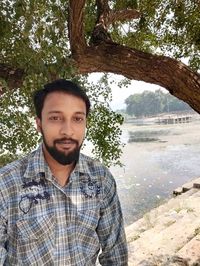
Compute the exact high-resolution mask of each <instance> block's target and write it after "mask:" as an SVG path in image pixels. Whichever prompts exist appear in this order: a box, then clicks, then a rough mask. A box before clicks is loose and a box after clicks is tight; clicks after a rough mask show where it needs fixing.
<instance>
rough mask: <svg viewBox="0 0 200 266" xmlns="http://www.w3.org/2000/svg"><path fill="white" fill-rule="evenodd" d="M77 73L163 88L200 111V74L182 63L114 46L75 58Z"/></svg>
mask: <svg viewBox="0 0 200 266" xmlns="http://www.w3.org/2000/svg"><path fill="white" fill-rule="evenodd" d="M74 59H75V61H76V62H77V67H78V69H79V72H80V73H82V74H84V73H91V72H111V73H115V74H120V75H123V76H125V77H127V78H129V79H133V80H142V81H145V82H148V83H153V84H157V85H160V86H162V87H164V88H166V89H167V90H168V91H169V92H170V93H171V94H172V95H174V96H176V97H178V98H179V99H181V100H183V101H185V102H187V103H188V104H189V105H190V106H191V107H192V108H193V109H194V110H196V111H197V112H200V75H199V74H198V73H194V72H192V70H190V68H188V67H187V66H186V65H184V64H183V63H181V62H179V61H177V60H175V59H171V58H169V57H166V56H157V55H152V54H148V53H144V52H141V51H138V50H136V49H131V48H129V47H125V46H122V45H118V44H115V43H102V44H100V45H98V46H92V47H88V48H87V49H86V50H85V53H84V54H80V55H78V56H76V57H74Z"/></svg>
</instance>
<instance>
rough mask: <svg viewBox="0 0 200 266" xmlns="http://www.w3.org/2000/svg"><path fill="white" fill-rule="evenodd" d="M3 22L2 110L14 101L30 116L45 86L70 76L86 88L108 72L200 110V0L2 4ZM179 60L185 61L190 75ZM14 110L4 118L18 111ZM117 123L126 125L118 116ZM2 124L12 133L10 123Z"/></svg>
mask: <svg viewBox="0 0 200 266" xmlns="http://www.w3.org/2000/svg"><path fill="white" fill-rule="evenodd" d="M0 19H1V21H0V22H1V23H0V25H1V26H0V33H1V35H0V36H1V43H0V49H1V60H0V78H1V81H2V82H1V83H2V84H1V86H0V94H1V95H2V98H4V100H3V101H4V104H3V105H4V107H5V106H8V104H7V105H6V104H5V102H6V100H5V98H6V97H7V101H9V100H10V99H9V97H11V96H12V97H13V100H14V101H15V104H16V103H17V108H19V107H20V106H19V104H20V105H21V101H22V102H23V107H22V110H24V109H23V108H25V106H26V107H27V106H28V109H29V113H30V114H33V113H32V112H33V111H32V107H31V105H30V94H31V92H32V91H33V90H35V89H36V88H38V87H40V86H41V84H42V83H43V82H45V81H48V80H52V79H55V78H56V77H68V78H72V77H73V78H76V79H79V80H80V79H81V80H82V81H83V82H84V83H85V82H86V77H81V78H80V76H78V75H79V74H84V75H85V74H88V73H92V72H106V73H115V74H121V75H123V76H124V77H126V78H128V79H134V80H143V81H145V82H149V83H154V84H158V85H160V86H162V87H164V88H166V89H167V90H168V91H169V92H170V93H171V94H172V95H174V96H176V97H178V98H180V99H182V100H183V101H185V102H187V103H188V104H189V105H190V106H191V107H192V108H193V109H194V110H196V111H197V112H199V111H200V93H199V88H200V75H199V73H198V72H196V71H197V70H198V68H199V61H200V59H199V47H200V38H199V36H200V15H199V1H198V0H184V1H183V0H176V1H174V0H173V1H172V0H166V1H161V0H152V1H148V0H132V1H129V0H114V1H113V0H110V1H108V0H96V1H95V0H88V1H86V0H57V1H55V0H54V1H52V0H40V1H39V0H33V1H26V0H2V1H1V3H0ZM181 58H187V59H188V62H189V65H190V68H189V67H188V66H186V65H185V64H184V63H182V62H181V61H179V60H177V59H181ZM104 80H105V79H104ZM86 87H89V85H88V84H86ZM105 87H106V88H107V86H105ZM95 93H96V94H98V93H97V91H95ZM5 95H6V96H5ZM22 98H23V100H22ZM96 99H97V97H96ZM10 101H11V100H10ZM13 103H14V102H13ZM13 103H12V104H13ZM106 106H107V105H106ZM104 107H105V104H104ZM9 108H10V109H12V108H13V107H12V108H11V107H9ZM9 108H8V107H7V111H4V115H7V118H8V117H9V113H11V112H12V110H14V109H12V110H9ZM106 108H107V110H108V109H109V108H108V106H107V107H106ZM99 109H100V110H101V111H102V110H104V108H101V107H100V108H99ZM16 110H17V109H16ZM22 110H21V111H20V116H21V118H20V116H19V115H17V114H16V112H15V113H12V115H13V116H14V117H15V118H16V120H17V122H20V123H22V121H23V123H22V124H23V126H24V123H25V122H24V121H26V127H27V129H28V131H29V134H30V131H31V130H30V128H31V122H32V121H29V120H28V118H27V114H25V113H23V112H22ZM1 111H2V109H1ZM18 111H19V110H18ZM13 112H14V111H13ZM108 114H109V115H110V114H111V116H112V117H114V114H113V113H112V112H111V113H109V112H107V113H106V115H108ZM104 115H105V114H104ZM109 115H108V116H109ZM102 117H103V116H102ZM113 119H114V118H113ZM19 120H20V121H19ZM91 120H92V119H91ZM5 121H6V122H5ZM115 121H116V122H117V121H118V123H119V124H120V123H121V120H120V119H119V117H115ZM0 123H1V125H3V127H8V128H9V127H12V125H9V123H10V122H9V121H7V120H6V119H5V118H4V121H0ZM103 123H104V121H103V118H102V120H101V124H103ZM105 124H106V125H108V123H107V122H106V123H105ZM21 128H22V126H21ZM110 130H111V129H110V128H107V131H106V132H107V133H109V132H110ZM111 131H112V130H111ZM32 132H33V131H31V133H32ZM113 132H115V130H114V131H113ZM104 133H105V132H104ZM18 134H19V135H20V137H18V139H17V140H16V141H18V142H19V143H20V142H21V143H23V142H24V140H23V138H22V135H21V134H20V128H18ZM109 134H110V133H109ZM7 135H8V134H7ZM91 135H92V136H93V137H95V136H96V135H95V136H94V134H93V133H91ZM115 136H116V135H115ZM3 137H4V136H3ZM7 137H8V136H7ZM98 137H99V136H98ZM116 137H117V136H116ZM29 139H30V137H29ZM111 139H112V138H111ZM33 142H34V143H36V141H35V140H34V141H33ZM3 143H4V145H5V143H6V140H5V141H4V142H3ZM34 143H32V144H31V143H29V144H27V145H28V146H29V147H31V146H32V145H33V144H34ZM12 144H13V143H12ZM27 145H26V146H27ZM8 146H9V145H8V143H7V145H6V147H7V148H8ZM11 146H12V145H11ZM21 146H24V145H21ZM4 148H5V147H4ZM10 148H11V147H10ZM104 148H105V147H104ZM107 152H108V149H107V151H106V150H105V149H104V151H103V150H101V153H104V154H108V153H107ZM108 157H109V156H108ZM108 157H107V159H108Z"/></svg>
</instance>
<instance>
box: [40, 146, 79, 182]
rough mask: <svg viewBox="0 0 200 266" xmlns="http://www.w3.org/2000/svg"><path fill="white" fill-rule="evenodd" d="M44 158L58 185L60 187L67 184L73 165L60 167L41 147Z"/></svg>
mask: <svg viewBox="0 0 200 266" xmlns="http://www.w3.org/2000/svg"><path fill="white" fill-rule="evenodd" d="M43 153H44V158H45V160H46V162H47V164H48V166H49V168H50V170H51V172H52V174H53V176H54V177H55V178H56V180H57V182H58V183H59V185H61V186H62V187H63V186H65V185H66V184H67V183H68V179H69V176H70V174H71V172H72V171H73V169H74V167H75V163H71V164H67V165H62V164H60V163H58V162H57V161H56V160H54V158H53V157H52V156H51V155H50V154H49V153H48V151H47V150H46V148H45V147H44V145H43Z"/></svg>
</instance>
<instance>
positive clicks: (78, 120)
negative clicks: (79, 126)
mask: <svg viewBox="0 0 200 266" xmlns="http://www.w3.org/2000/svg"><path fill="white" fill-rule="evenodd" d="M73 120H74V121H75V122H77V123H81V122H83V121H84V118H83V117H79V116H75V117H74V118H73Z"/></svg>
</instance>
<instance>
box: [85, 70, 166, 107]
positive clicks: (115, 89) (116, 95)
mask: <svg viewBox="0 0 200 266" xmlns="http://www.w3.org/2000/svg"><path fill="white" fill-rule="evenodd" d="M100 77H101V74H100V73H93V74H91V75H90V78H89V79H90V80H91V81H93V82H96V81H97V80H98V79H99V78H100ZM112 77H114V79H115V80H117V81H120V80H121V79H123V78H124V77H123V76H120V75H114V74H112ZM111 89H112V96H113V100H112V102H111V103H110V106H111V108H112V109H113V110H119V109H124V108H125V107H126V105H125V103H124V101H125V99H126V98H128V96H130V95H131V94H135V93H142V92H143V91H145V90H148V91H153V92H154V91H155V90H158V89H161V90H162V91H163V92H167V91H166V89H164V88H162V87H161V86H158V85H154V84H150V83H146V82H143V81H135V80H133V81H131V85H130V86H128V87H127V88H125V87H124V88H120V87H119V86H117V85H116V84H113V85H111Z"/></svg>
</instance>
